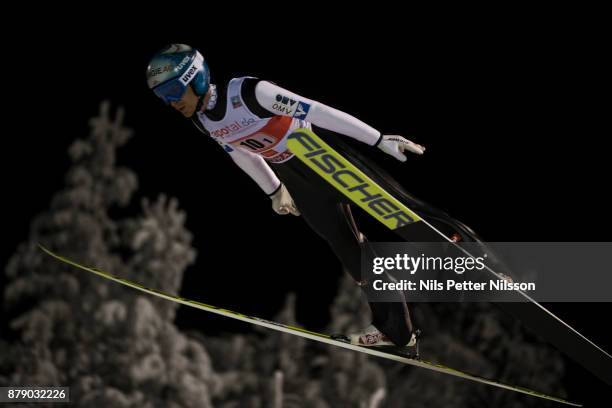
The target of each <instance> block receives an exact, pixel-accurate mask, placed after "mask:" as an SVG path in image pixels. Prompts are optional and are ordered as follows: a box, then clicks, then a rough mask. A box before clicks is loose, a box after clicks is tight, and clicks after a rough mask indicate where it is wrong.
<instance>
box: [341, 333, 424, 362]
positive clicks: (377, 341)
mask: <svg viewBox="0 0 612 408" xmlns="http://www.w3.org/2000/svg"><path fill="white" fill-rule="evenodd" d="M420 336H421V331H420V330H415V331H414V332H413V333H412V337H411V338H410V341H409V342H408V344H406V345H403V346H398V345H396V344H394V343H393V342H392V341H391V340H389V338H387V336H385V335H384V334H383V333H382V332H381V331H380V330H378V329H377V328H376V327H374V325H369V326H368V327H366V328H365V329H364V330H363V331H362V332H360V333H353V334H349V335H345V334H335V335H332V338H333V339H335V340H341V341H345V342H347V343H350V344H354V345H356V346H361V347H373V348H377V349H381V351H385V352H390V353H393V354H399V355H402V356H404V357H408V358H415V359H416V358H418V357H419V347H418V344H419V337H420Z"/></svg>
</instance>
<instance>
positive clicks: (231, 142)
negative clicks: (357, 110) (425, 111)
mask: <svg viewBox="0 0 612 408" xmlns="http://www.w3.org/2000/svg"><path fill="white" fill-rule="evenodd" d="M214 92H216V95H214V96H216V103H215V102H213V104H214V106H210V104H209V106H208V109H206V110H205V111H200V112H198V113H196V114H195V115H194V117H193V122H194V123H195V125H196V126H197V127H198V129H200V130H201V131H203V132H204V133H206V134H208V135H210V136H211V137H212V138H213V139H215V140H216V141H217V143H219V144H220V145H221V146H222V147H223V149H224V150H225V151H226V152H227V153H228V154H229V156H230V157H231V158H232V160H233V161H234V162H235V163H236V164H237V165H238V166H239V167H240V168H241V169H242V170H244V171H245V172H246V173H247V174H248V175H249V176H250V177H251V178H252V179H253V180H254V181H255V182H256V183H257V184H258V185H259V187H260V188H261V189H262V190H263V191H264V192H265V193H266V194H268V195H272V194H274V193H275V192H276V191H277V190H278V189H279V188H280V186H281V183H283V184H284V185H285V187H286V188H287V190H288V191H289V193H290V194H291V196H292V198H293V200H294V202H295V204H296V206H297V208H298V210H299V211H300V212H301V215H302V217H303V218H304V220H305V221H306V223H307V224H308V225H309V226H310V227H311V228H312V229H313V230H314V231H315V232H316V233H317V234H318V235H319V236H321V237H322V238H323V239H325V240H326V241H327V243H328V244H329V245H330V247H331V248H332V250H333V251H334V253H335V254H336V256H337V257H338V258H339V259H340V261H341V262H342V264H343V265H344V267H345V269H346V270H347V271H348V272H349V273H350V275H351V276H352V278H353V279H354V280H355V281H356V282H358V283H359V282H363V279H364V278H363V277H362V276H361V266H360V262H361V248H362V246H364V245H366V244H365V243H364V242H362V241H361V240H360V233H359V231H358V229H357V226H356V224H355V222H354V220H353V218H352V215H351V212H350V205H349V200H348V198H346V197H344V196H343V195H342V194H341V193H340V192H338V191H337V190H336V189H335V188H333V187H332V186H330V185H329V184H328V183H326V182H325V180H323V179H322V178H320V177H318V176H316V175H314V174H313V172H312V170H310V169H309V168H308V167H307V166H306V165H305V164H304V163H302V162H301V161H300V160H298V159H292V158H293V154H292V153H291V151H289V149H288V148H287V137H288V136H289V135H290V134H291V133H292V132H293V131H294V130H296V129H298V128H312V130H313V131H314V132H315V133H317V134H319V135H321V134H327V135H329V136H331V137H337V138H343V137H346V136H349V137H352V138H353V139H356V140H358V141H360V142H363V143H366V144H368V145H371V146H374V145H376V144H377V142H378V141H379V139H380V138H381V137H382V135H381V133H380V132H379V131H377V130H375V129H373V128H372V127H370V126H368V125H367V124H365V123H363V122H361V121H359V120H358V119H356V118H355V117H353V116H350V115H348V114H346V113H344V112H341V111H339V110H337V109H334V108H331V107H329V106H326V105H324V104H321V103H319V102H316V101H313V100H310V99H306V98H303V97H301V96H299V95H296V94H294V93H292V92H290V91H287V90H286V89H283V88H281V87H279V86H277V85H275V84H273V83H271V82H268V81H263V80H258V79H257V78H252V77H242V78H234V79H232V80H231V81H230V82H229V84H228V85H227V87H226V88H225V89H221V87H220V88H218V89H215V91H214ZM366 248H367V247H366ZM380 278H384V277H383V275H381V276H379V277H377V279H380ZM386 278H387V279H389V277H386ZM366 287H368V288H371V285H362V288H366ZM368 290H372V289H368ZM365 294H366V297H367V298H368V299H369V298H370V297H369V296H368V293H367V291H366V293H365ZM397 296H398V298H397V299H396V302H384V303H383V302H381V303H379V302H370V303H369V304H370V309H371V310H372V317H373V324H374V326H376V328H378V329H379V330H380V331H381V332H382V333H383V334H385V335H386V336H387V337H388V338H389V340H391V341H392V342H393V343H395V344H396V345H405V344H406V343H408V341H409V340H410V337H411V335H412V324H411V321H410V315H409V312H408V307H407V305H406V302H405V299H404V297H403V294H402V293H401V292H400V293H398V295H397Z"/></svg>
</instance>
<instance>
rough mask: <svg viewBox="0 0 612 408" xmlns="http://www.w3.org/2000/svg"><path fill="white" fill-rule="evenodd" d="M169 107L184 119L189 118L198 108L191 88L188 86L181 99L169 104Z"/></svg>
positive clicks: (195, 96)
mask: <svg viewBox="0 0 612 408" xmlns="http://www.w3.org/2000/svg"><path fill="white" fill-rule="evenodd" d="M170 106H172V107H173V108H174V109H176V110H177V111H179V112H181V114H182V115H183V116H184V117H186V118H190V117H192V116H193V114H194V113H195V110H196V107H197V106H198V95H196V94H195V92H194V91H193V88H192V87H191V86H188V87H187V89H185V93H184V94H183V96H181V99H179V100H178V101H172V102H170Z"/></svg>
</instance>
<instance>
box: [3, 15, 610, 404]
mask: <svg viewBox="0 0 612 408" xmlns="http://www.w3.org/2000/svg"><path fill="white" fill-rule="evenodd" d="M210 23H211V21H207V23H206V24H207V25H206V29H202V30H201V31H200V30H198V31H197V32H191V33H187V32H180V33H179V32H172V30H169V29H168V30H163V32H162V31H154V30H130V31H126V32H119V31H115V30H113V33H114V34H112V35H105V36H104V38H101V36H99V35H97V34H99V33H100V31H98V30H99V29H100V28H99V27H95V28H91V31H87V30H86V29H85V28H84V27H79V29H78V30H77V31H74V32H66V33H63V32H61V31H54V30H47V31H45V33H44V35H41V36H40V37H39V38H38V39H37V42H36V43H34V44H32V45H31V46H29V47H26V48H27V49H24V47H21V46H19V44H14V45H13V46H15V50H13V49H11V52H12V53H13V55H22V56H23V58H24V59H27V58H29V57H28V56H30V55H34V56H35V58H34V61H33V62H34V64H33V65H32V69H33V70H34V72H27V67H26V66H25V65H21V64H20V65H19V67H20V68H19V69H23V70H24V71H23V72H24V74H23V75H24V76H23V77H19V76H17V77H11V78H13V79H14V81H13V80H11V79H8V82H10V83H9V84H8V85H11V86H13V85H17V86H16V87H15V88H11V89H14V90H12V91H11V92H10V94H11V97H12V100H11V101H10V102H11V109H10V111H8V117H6V118H5V120H6V121H7V123H6V124H7V125H8V124H10V129H9V127H8V126H5V129H6V130H5V132H4V135H3V137H2V142H1V143H2V150H1V151H2V153H3V160H2V172H1V175H2V189H3V194H2V197H3V199H2V207H3V209H4V211H3V212H2V214H4V216H5V219H4V222H3V223H2V226H3V237H4V239H3V245H2V248H1V249H0V261H1V262H2V263H3V264H5V263H6V260H7V259H8V257H9V256H10V255H11V254H12V253H13V252H14V250H15V248H16V245H17V244H18V243H19V242H20V241H22V240H24V239H25V238H26V236H27V233H28V222H29V220H30V218H31V217H33V216H34V215H35V214H37V213H38V212H40V211H42V210H44V209H45V208H46V207H47V205H48V202H49V199H50V197H51V196H52V194H53V192H54V191H55V190H57V189H58V188H59V187H60V186H61V185H62V182H63V181H62V180H63V175H64V173H65V171H66V170H67V166H68V164H69V161H68V157H67V154H66V149H67V148H68V146H69V145H70V143H71V142H72V141H73V140H74V139H75V138H77V137H83V136H85V135H86V134H87V132H88V124H87V121H88V118H89V117H91V116H94V115H96V114H97V112H98V105H99V102H100V101H101V100H103V99H109V100H111V101H112V102H113V106H114V107H115V106H117V105H119V104H120V105H122V106H124V107H125V108H126V123H127V125H128V126H130V127H132V128H133V129H134V130H135V137H134V138H133V139H132V140H131V141H130V142H129V143H128V145H127V146H126V147H125V148H124V149H123V150H122V151H121V153H120V157H119V160H120V162H121V164H123V165H125V166H127V167H130V168H132V169H133V170H135V171H136V173H137V174H138V175H139V182H140V194H141V195H142V196H143V197H147V196H149V197H152V196H155V195H157V194H158V193H160V192H164V193H167V194H168V195H170V196H174V197H177V198H178V199H179V201H180V205H181V207H182V208H183V209H184V210H185V211H186V212H187V226H188V228H189V229H190V230H191V231H192V232H193V234H194V238H195V246H196V247H197V249H198V251H199V255H198V262H197V264H196V265H195V266H193V267H191V268H190V270H189V271H188V273H187V274H186V278H185V284H184V287H183V291H182V294H183V295H184V296H185V297H188V298H195V299H200V300H202V301H204V302H206V303H210V304H213V305H219V306H222V307H225V308H229V309H236V310H239V311H241V312H244V313H246V314H252V315H258V316H262V317H270V316H272V315H273V314H274V313H275V312H276V311H277V310H278V308H279V307H280V306H281V304H282V302H283V300H284V298H285V295H286V293H287V292H289V291H294V292H297V294H298V308H297V317H298V320H299V321H300V322H302V323H303V324H304V325H306V326H308V327H312V328H315V329H316V328H320V327H322V326H324V325H325V323H326V322H327V320H328V307H329V302H330V301H331V299H332V298H333V296H334V294H335V292H336V284H337V281H338V279H339V278H340V276H341V273H342V271H341V270H340V265H339V263H338V261H336V259H335V258H334V257H333V255H332V254H331V253H330V251H329V250H328V249H327V247H326V245H325V244H324V243H323V242H321V241H320V240H319V239H318V238H317V237H316V236H315V235H314V233H313V232H311V231H310V230H309V229H308V228H306V226H305V225H304V224H303V222H302V220H301V219H299V218H293V217H290V216H285V217H280V216H277V215H276V214H275V213H274V212H273V211H272V209H271V208H270V202H269V200H268V198H266V197H265V195H263V193H261V191H260V190H259V189H258V187H257V186H256V185H255V184H254V183H253V182H252V181H251V180H250V179H249V178H248V177H247V176H245V175H243V174H242V173H241V171H240V170H239V169H238V168H236V167H235V166H233V165H232V163H231V161H230V160H229V158H228V157H227V155H226V154H225V153H224V152H223V151H222V150H221V149H220V148H219V147H218V146H217V144H216V143H214V142H213V141H212V140H209V139H208V138H207V137H206V136H204V135H202V134H200V133H199V132H198V131H197V130H196V129H195V128H194V127H193V125H192V124H191V123H189V121H186V120H184V119H182V117H181V116H180V115H179V114H178V113H175V112H172V111H170V110H169V109H168V108H167V107H165V106H164V105H163V104H162V102H161V101H159V100H157V99H156V98H155V97H154V95H153V94H152V93H150V91H149V90H148V89H147V87H146V82H145V76H144V72H145V69H146V65H147V62H148V59H149V58H150V56H151V54H152V53H153V52H155V51H156V50H157V49H158V48H160V47H161V46H163V45H164V44H166V43H168V42H183V43H188V44H190V45H192V46H194V47H196V48H198V49H200V50H201V51H202V53H203V55H204V57H205V58H206V60H207V61H208V63H209V65H210V67H211V71H212V80H213V82H215V83H220V84H224V83H225V82H226V81H227V80H229V79H230V78H232V77H236V76H243V75H252V76H257V77H260V78H264V79H270V80H273V81H275V82H276V83H277V84H279V85H281V86H283V87H285V88H287V89H289V90H292V91H294V92H296V93H299V94H301V95H304V96H306V97H310V98H312V99H315V100H318V101H320V102H324V103H326V104H329V105H331V106H333V107H336V108H338V109H341V110H344V111H346V112H349V113H351V114H353V115H355V116H357V117H358V118H360V119H362V120H364V121H365V122H367V123H369V124H371V125H372V126H374V127H376V128H378V129H380V130H382V131H383V132H387V133H396V134H401V135H404V136H406V137H408V138H410V139H412V140H414V141H416V142H418V143H420V144H423V145H425V146H426V147H427V153H426V154H425V155H424V156H423V157H410V160H409V162H408V163H406V164H402V163H399V162H396V161H394V160H393V159H392V158H390V156H384V155H383V154H382V153H380V152H378V151H372V153H371V154H372V155H373V157H375V158H377V159H379V161H380V162H382V163H384V165H385V167H386V168H387V169H388V170H389V171H391V172H392V174H394V175H395V176H397V178H398V179H399V180H401V181H402V183H403V185H404V186H405V187H406V188H407V189H408V191H410V192H412V193H414V194H415V195H416V196H418V197H421V198H423V199H425V200H426V201H428V202H430V203H432V204H434V205H436V206H438V207H441V208H443V209H445V210H447V211H448V212H449V213H451V214H452V215H453V216H455V217H456V218H458V219H460V220H462V221H463V222H465V223H466V224H468V225H470V226H471V227H472V228H473V229H474V230H476V231H477V232H478V233H479V234H480V235H481V236H483V237H484V238H485V239H487V240H489V241H609V231H610V226H611V224H612V222H611V220H610V217H609V215H608V212H609V209H610V208H611V205H610V204H611V203H610V199H609V195H606V194H605V191H606V190H607V189H609V187H607V188H606V187H605V186H606V185H608V184H609V174H610V171H609V148H610V146H609V141H608V138H609V134H610V132H609V126H608V124H607V123H605V122H604V119H605V117H604V112H605V113H607V111H604V105H603V104H601V103H600V101H599V100H598V99H599V94H600V92H602V91H601V79H602V78H603V72H604V67H603V65H602V60H603V57H602V56H601V54H600V52H599V49H598V47H597V44H596V43H594V42H593V41H590V39H591V38H592V36H591V34H592V35H593V36H594V35H596V33H595V32H593V33H591V32H585V31H584V30H577V29H576V28H575V27H572V26H571V25H569V26H560V27H554V28H552V29H550V28H548V27H539V26H537V25H534V26H533V27H525V26H521V27H518V26H513V25H509V26H503V27H495V24H492V25H491V26H489V27H486V29H475V28H474V27H468V26H461V25H460V26H459V27H457V28H455V27H452V28H451V27H447V28H448V29H447V30H444V31H443V30H440V29H439V28H440V27H428V29H427V30H412V29H408V28H405V27H401V26H397V25H389V26H386V27H385V28H383V29H374V28H373V27H370V26H367V25H363V26H358V27H354V29H352V30H350V31H333V30H331V29H330V28H329V27H326V26H325V25H323V26H318V27H317V30H310V29H306V28H303V29H296V28H294V27H292V26H290V25H289V24H286V25H283V24H279V23H274V24H272V23H271V24H267V25H266V24H263V25H262V26H258V27H257V28H256V29H253V28H252V27H250V28H249V27H245V26H243V25H240V24H238V23H236V25H232V24H231V21H227V22H225V23H224V24H221V23H219V27H217V26H214V27H213V26H211V25H210ZM221 27H223V29H222V28H221ZM389 27H393V28H389ZM592 30H595V28H592ZM315 31H316V34H317V35H315ZM75 36H76V37H79V38H78V41H76V40H75ZM5 80H7V79H5ZM6 113H7V111H6V110H5V114H6ZM137 204H138V203H136V205H137ZM128 211H129V209H128ZM306 249H308V253H309V254H310V253H316V254H317V256H315V257H313V256H310V255H306ZM578 272H579V271H578ZM550 307H551V309H552V310H553V311H555V312H557V313H559V315H561V316H562V317H563V318H565V319H566V320H567V321H568V322H569V323H570V324H572V325H573V326H574V327H576V328H577V329H578V330H580V331H583V332H584V333H585V334H586V335H587V336H588V337H590V338H592V339H593V340H594V341H595V342H597V343H600V344H602V345H603V346H604V347H605V348H607V349H608V350H610V349H612V340H611V339H610V336H609V334H608V333H607V327H606V322H607V323H609V320H610V319H609V318H606V316H608V317H609V313H610V307H609V305H607V304H605V305H604V304H571V305H566V304H552V305H550ZM178 318H179V324H180V325H182V326H184V327H188V328H198V327H199V326H200V325H201V322H203V321H205V322H206V327H207V330H208V332H207V333H209V330H211V328H212V327H214V330H217V331H218V332H219V333H221V332H224V331H240V330H245V327H244V325H242V324H239V323H233V322H228V321H225V320H223V319H222V318H218V317H214V316H203V315H202V314H200V313H198V312H197V311H191V310H183V309H181V312H180V313H179V317H178ZM213 324H214V326H213ZM417 324H418V322H417ZM568 364H570V365H569V367H570V374H569V375H568V380H567V386H568V388H569V389H570V391H571V392H572V394H574V395H584V393H585V392H586V391H585V390H597V391H601V390H602V389H603V385H602V384H601V383H598V381H597V380H596V379H594V378H593V377H591V376H590V375H589V374H588V373H586V372H584V371H583V370H582V369H581V368H579V367H578V366H576V365H573V364H572V363H568ZM581 399H582V400H584V398H581Z"/></svg>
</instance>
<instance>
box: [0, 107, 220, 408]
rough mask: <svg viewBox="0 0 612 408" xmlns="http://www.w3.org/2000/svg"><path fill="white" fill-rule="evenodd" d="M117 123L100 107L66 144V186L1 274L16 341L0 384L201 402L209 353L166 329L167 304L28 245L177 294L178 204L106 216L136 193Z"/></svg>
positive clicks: (124, 400)
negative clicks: (81, 134) (120, 155)
mask: <svg viewBox="0 0 612 408" xmlns="http://www.w3.org/2000/svg"><path fill="white" fill-rule="evenodd" d="M122 122H123V110H122V109H121V108H120V109H118V110H117V113H116V114H115V116H114V117H113V118H111V112H110V104H109V103H107V102H105V103H102V104H101V106H100V114H99V116H98V117H95V118H93V119H91V121H90V127H91V133H90V134H89V136H88V137H87V138H84V139H79V140H77V141H75V142H74V143H73V144H72V146H71V147H70V150H69V152H70V157H71V159H72V167H71V168H70V170H69V171H68V174H67V176H66V185H65V187H64V188H63V189H61V190H60V191H58V192H57V193H56V194H55V196H54V197H53V199H52V200H51V203H50V206H49V209H48V210H47V211H46V212H44V213H43V214H40V215H38V216H37V217H36V218H35V219H34V220H33V221H32V224H31V227H30V235H29V239H28V241H27V242H24V243H22V244H21V245H20V246H19V248H18V250H17V253H16V254H15V255H14V256H13V257H12V258H11V259H10V261H9V263H8V265H7V267H6V274H7V277H8V285H7V287H6V289H5V292H4V306H5V308H6V311H7V313H6V314H7V315H8V316H9V318H10V328H11V330H12V331H13V333H11V335H12V336H14V337H15V338H16V341H14V342H12V344H11V346H10V349H8V350H2V351H3V353H2V356H3V361H2V362H1V366H2V368H3V370H2V372H3V376H2V377H1V380H2V383H3V385H8V384H13V385H16V384H19V385H47V386H50V385H56V386H60V385H70V386H71V391H72V395H71V400H72V402H73V403H74V404H75V406H90V407H94V406H106V407H159V406H164V407H177V408H178V407H206V406H211V403H210V399H211V393H212V392H213V390H214V389H215V387H216V381H217V380H216V377H215V376H214V374H213V372H212V368H211V364H210V361H209V356H208V354H207V353H206V351H205V350H204V348H203V347H202V345H200V344H199V343H197V342H196V341H194V340H191V339H189V338H187V337H186V336H185V335H183V334H181V333H180V332H179V331H178V330H177V328H176V327H175V326H174V323H173V318H174V313H175V310H176V307H177V306H176V305H175V304H172V303H171V302H163V301H161V300H157V299H153V298H151V297H148V296H145V295H143V294H139V293H137V292H135V291H133V290H129V289H126V288H125V287H122V286H120V285H117V284H114V283H112V282H107V281H105V280H103V279H99V278H97V277H95V276H93V275H90V274H87V273H83V272H82V271H78V270H75V269H74V268H71V267H70V266H67V265H64V264H61V263H59V262H57V261H56V260H54V259H52V258H50V257H49V256H47V255H46V254H44V253H43V252H42V251H41V250H40V249H39V248H38V246H37V245H38V244H39V243H40V244H42V245H45V246H47V247H49V248H50V249H52V250H54V251H56V252H58V253H60V254H63V255H65V256H68V257H70V258H72V259H75V260H78V261H79V262H83V263H85V264H88V265H95V266H96V267H99V268H100V269H103V270H106V271H110V272H112V273H114V274H117V275H120V276H124V277H127V278H128V279H133V280H135V281H139V282H141V283H143V284H144V285H147V286H150V287H155V288H158V289H160V290H164V291H167V292H170V293H176V292H177V291H178V289H179V287H180V284H181V280H182V274H183V271H184V269H185V268H186V267H187V266H188V265H189V264H190V263H192V262H193V261H194V259H195V250H194V249H193V248H192V247H191V236H190V234H189V232H187V230H186V229H185V227H184V219H185V215H184V214H183V213H182V212H181V211H179V210H178V204H177V202H176V200H174V199H166V198H165V197H163V196H162V197H160V198H158V199H157V200H156V201H155V202H153V203H148V202H144V203H143V206H142V212H141V213H140V214H138V215H137V216H134V217H131V218H125V219H116V218H113V217H111V215H110V214H111V213H112V211H113V210H115V209H117V208H121V207H125V206H127V205H128V204H129V203H130V201H131V199H132V197H133V195H134V193H135V191H136V188H137V178H136V175H135V174H134V173H133V172H132V171H131V170H129V169H127V168H123V167H119V166H117V163H116V153H117V149H118V148H119V147H120V146H122V145H123V144H125V143H126V142H127V141H128V139H129V138H130V136H131V133H132V132H131V130H129V129H127V128H126V127H125V126H124V125H123V123H122ZM4 373H9V374H4ZM36 406H41V405H39V404H37V405H36Z"/></svg>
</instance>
